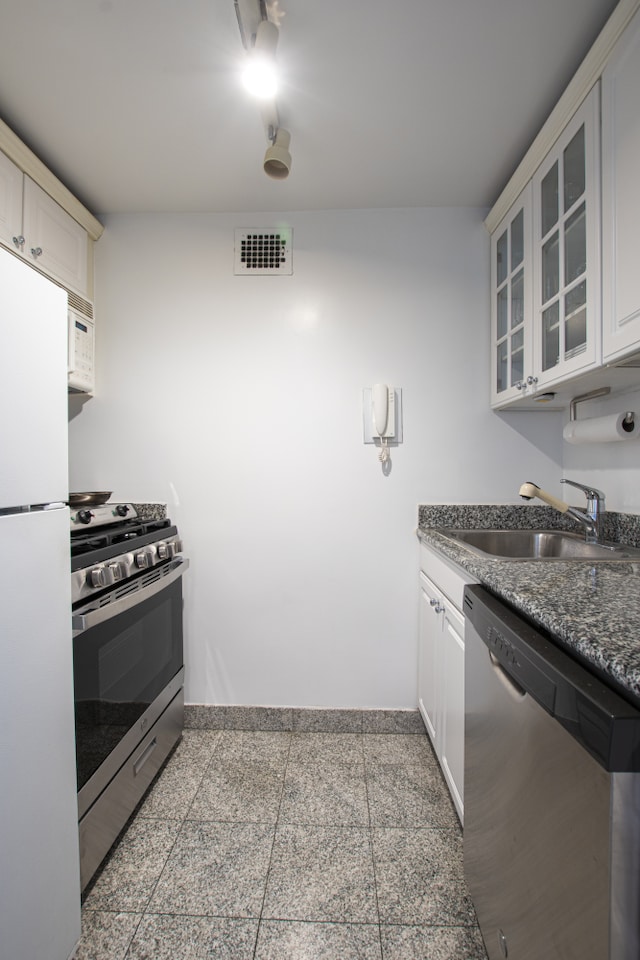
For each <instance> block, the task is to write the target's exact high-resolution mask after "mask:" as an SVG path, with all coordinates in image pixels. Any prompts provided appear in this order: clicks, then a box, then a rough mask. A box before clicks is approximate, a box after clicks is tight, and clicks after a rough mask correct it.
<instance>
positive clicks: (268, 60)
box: [234, 0, 291, 180]
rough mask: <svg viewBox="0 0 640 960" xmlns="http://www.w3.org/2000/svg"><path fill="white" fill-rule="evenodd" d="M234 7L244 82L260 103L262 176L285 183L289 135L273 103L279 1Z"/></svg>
mask: <svg viewBox="0 0 640 960" xmlns="http://www.w3.org/2000/svg"><path fill="white" fill-rule="evenodd" d="M234 6H235V10H236V16H237V18H238V26H239V28H240V38H241V40H242V44H243V46H244V48H245V50H246V51H247V62H246V66H245V69H244V71H243V82H244V85H245V87H246V88H247V89H248V90H249V91H250V93H252V94H253V95H254V96H256V97H258V98H259V99H260V113H261V116H262V122H263V126H264V130H265V134H266V137H267V140H268V142H269V146H268V147H267V150H266V153H265V155H264V161H263V168H264V172H265V173H266V174H267V176H268V177H271V178H272V179H273V180H285V179H286V178H287V177H288V176H289V171H290V170H291V153H290V152H289V144H290V142H291V134H290V133H289V131H288V130H285V129H284V128H282V127H281V126H280V118H279V115H278V108H277V105H276V101H275V95H276V91H277V76H276V47H277V46H278V37H279V32H278V27H277V25H276V23H274V22H273V21H274V20H277V21H278V23H279V22H280V21H281V19H282V17H283V16H284V13H283V12H282V11H281V10H280V9H279V6H278V0H234ZM270 17H271V19H269V18H270Z"/></svg>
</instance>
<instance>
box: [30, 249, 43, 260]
mask: <svg viewBox="0 0 640 960" xmlns="http://www.w3.org/2000/svg"><path fill="white" fill-rule="evenodd" d="M31 256H32V257H36V258H37V257H41V256H42V247H31Z"/></svg>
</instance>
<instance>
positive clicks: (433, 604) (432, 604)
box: [429, 597, 438, 607]
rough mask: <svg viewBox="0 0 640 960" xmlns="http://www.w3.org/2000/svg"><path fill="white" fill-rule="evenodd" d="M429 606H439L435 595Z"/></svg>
mask: <svg viewBox="0 0 640 960" xmlns="http://www.w3.org/2000/svg"><path fill="white" fill-rule="evenodd" d="M429 606H430V607H437V606H438V601H437V600H436V598H435V597H432V598H431V600H429Z"/></svg>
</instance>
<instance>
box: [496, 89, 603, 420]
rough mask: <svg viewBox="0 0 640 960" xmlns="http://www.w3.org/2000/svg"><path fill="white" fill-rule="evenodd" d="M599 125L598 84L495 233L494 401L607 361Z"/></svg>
mask: <svg viewBox="0 0 640 960" xmlns="http://www.w3.org/2000/svg"><path fill="white" fill-rule="evenodd" d="M599 129H600V128H599V91H598V86H597V85H596V87H594V89H593V90H592V91H591V93H590V94H589V95H588V97H587V98H586V100H585V101H584V102H583V104H582V106H581V107H580V108H579V110H578V111H577V113H576V114H575V115H574V117H573V118H572V119H571V121H570V122H569V124H568V125H567V127H566V128H565V130H564V131H563V133H562V134H561V135H560V137H559V138H558V140H557V141H556V143H555V144H554V146H553V147H552V149H551V150H550V151H549V153H548V155H547V156H546V157H545V159H544V160H543V162H542V163H541V164H540V166H539V167H538V169H537V171H536V173H535V174H534V176H533V179H532V180H531V181H530V182H529V183H528V184H527V186H526V187H525V188H524V190H523V191H522V193H521V194H520V196H519V197H518V199H517V200H516V201H515V203H514V204H513V205H512V207H511V209H510V210H509V211H508V213H507V214H506V216H505V217H504V218H503V220H502V222H501V223H500V224H499V225H498V226H497V227H496V229H495V230H494V231H493V233H492V234H491V292H492V300H491V345H492V346H491V351H492V352H491V357H492V360H491V404H492V406H493V407H504V406H507V405H509V404H512V403H514V402H518V405H519V406H522V405H523V401H524V402H525V405H527V406H531V407H533V406H535V405H536V404H537V402H538V400H539V398H540V396H541V395H542V394H544V395H545V396H546V395H547V391H549V389H550V388H554V387H555V386H556V385H557V384H559V383H563V382H565V381H567V380H571V379H572V378H574V377H576V376H578V375H582V374H584V373H585V372H586V371H588V370H590V369H592V368H595V367H597V366H599V365H600V363H601V357H602V343H601V332H600V331H601V327H600V323H601V314H600V244H599V237H600V205H599V184H600V179H599V178H600V163H599V145H600V141H599ZM536 398H538V400H537V399H536Z"/></svg>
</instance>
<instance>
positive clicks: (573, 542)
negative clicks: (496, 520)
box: [438, 529, 640, 562]
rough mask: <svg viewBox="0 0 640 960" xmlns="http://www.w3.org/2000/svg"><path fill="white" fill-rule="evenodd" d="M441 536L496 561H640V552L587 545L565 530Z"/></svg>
mask: <svg viewBox="0 0 640 960" xmlns="http://www.w3.org/2000/svg"><path fill="white" fill-rule="evenodd" d="M438 533H440V534H442V535H443V536H445V537H448V538H449V539H450V540H454V541H455V542H456V543H458V544H459V545H460V546H462V547H465V548H466V549H467V550H469V551H471V552H472V553H475V554H477V555H478V556H481V557H484V558H488V559H493V560H588V561H591V562H593V561H598V560H600V561H602V560H604V561H608V562H612V561H616V560H626V561H627V562H629V561H630V560H639V559H640V550H639V549H636V548H635V547H626V546H624V545H622V544H604V543H585V540H584V538H583V537H581V536H580V535H579V534H575V533H567V532H565V531H563V530H449V529H440V530H438Z"/></svg>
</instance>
